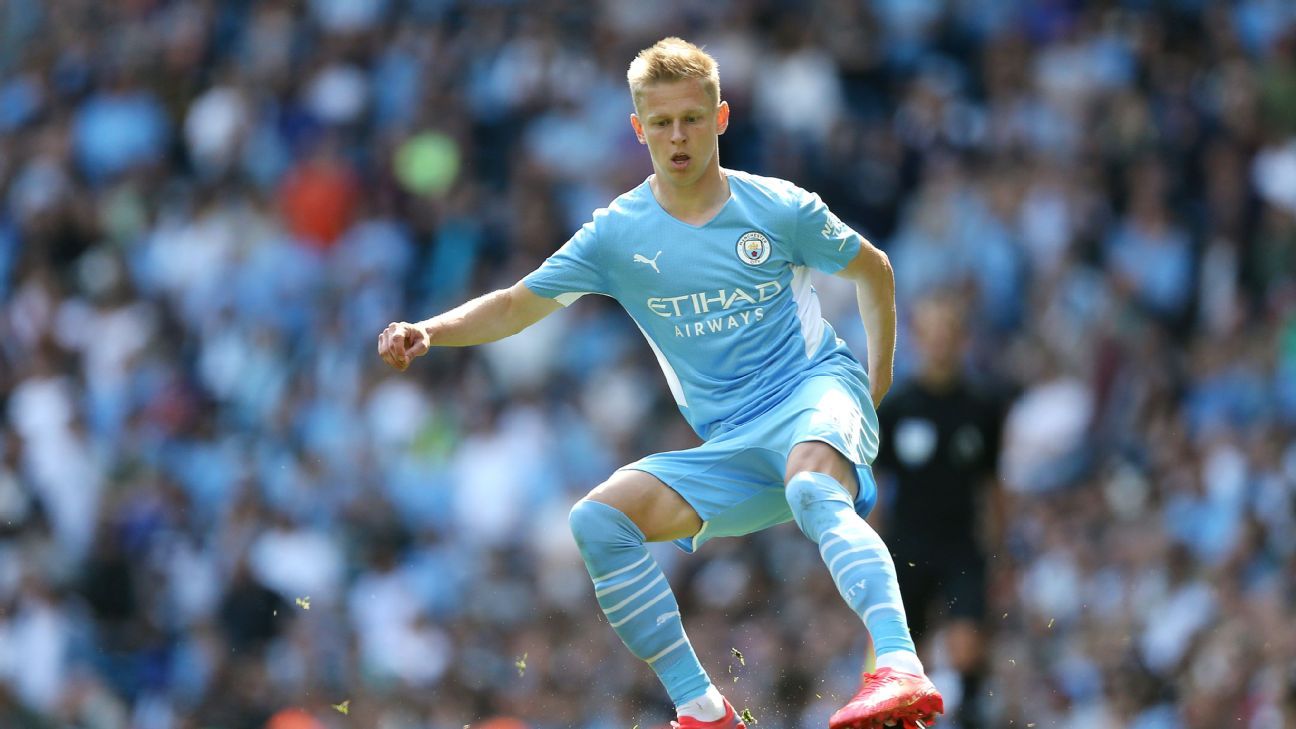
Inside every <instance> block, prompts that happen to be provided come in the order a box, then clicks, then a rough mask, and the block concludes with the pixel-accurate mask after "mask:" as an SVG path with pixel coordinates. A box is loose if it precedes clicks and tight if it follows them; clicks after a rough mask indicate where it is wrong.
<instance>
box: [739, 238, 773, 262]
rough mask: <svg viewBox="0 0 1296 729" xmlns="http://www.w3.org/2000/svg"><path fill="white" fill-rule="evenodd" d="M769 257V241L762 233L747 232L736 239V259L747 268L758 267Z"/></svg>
mask: <svg viewBox="0 0 1296 729" xmlns="http://www.w3.org/2000/svg"><path fill="white" fill-rule="evenodd" d="M769 255H770V240H769V238H766V237H765V234H764V233H761V232H759V231H755V230H749V231H747V232H746V233H743V234H742V236H741V237H739V238H738V258H739V260H741V261H742V262H743V263H745V264H747V265H748V266H759V265H760V264H762V263H764V262H765V261H766V260H767V259H769Z"/></svg>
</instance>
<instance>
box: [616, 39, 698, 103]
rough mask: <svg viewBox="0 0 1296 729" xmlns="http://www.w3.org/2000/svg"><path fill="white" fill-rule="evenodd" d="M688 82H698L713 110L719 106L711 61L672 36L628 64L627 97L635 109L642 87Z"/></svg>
mask: <svg viewBox="0 0 1296 729" xmlns="http://www.w3.org/2000/svg"><path fill="white" fill-rule="evenodd" d="M690 78H693V79H697V80H699V81H701V82H702V88H703V89H704V90H705V91H706V92H707V94H708V95H709V96H710V97H711V100H712V101H714V102H715V103H716V105H717V106H718V105H719V104H720V71H719V69H718V68H717V67H716V61H715V59H714V58H712V57H711V55H710V54H708V53H707V52H706V51H704V50H702V49H701V48H699V47H698V46H695V45H693V44H692V43H689V42H688V41H686V40H684V39H682V38H676V37H674V36H671V37H670V38H663V39H661V40H659V41H657V42H656V43H654V44H653V45H652V46H651V47H649V48H645V49H643V50H642V51H639V55H637V56H635V59H634V60H633V61H631V62H630V70H628V71H626V81H628V82H629V83H630V96H631V97H632V98H633V99H634V104H635V107H636V108H638V106H639V96H640V94H641V93H643V90H644V87H645V86H648V85H649V84H655V83H658V82H661V81H665V82H670V81H682V80H684V79H690Z"/></svg>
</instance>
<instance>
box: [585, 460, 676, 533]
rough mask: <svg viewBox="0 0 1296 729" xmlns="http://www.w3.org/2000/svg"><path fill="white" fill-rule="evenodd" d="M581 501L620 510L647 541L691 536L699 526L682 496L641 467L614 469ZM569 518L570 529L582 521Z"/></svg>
mask: <svg viewBox="0 0 1296 729" xmlns="http://www.w3.org/2000/svg"><path fill="white" fill-rule="evenodd" d="M581 501H590V502H595V503H597V504H600V505H605V506H607V507H610V508H612V509H615V510H617V511H619V512H621V513H622V514H624V515H625V516H626V517H628V518H629V520H630V521H631V522H632V523H633V524H634V526H635V527H636V528H638V529H639V530H640V531H641V532H642V534H643V536H644V538H645V539H646V540H647V541H650V542H664V541H669V540H672V539H683V538H687V537H691V536H693V535H694V534H697V532H698V530H699V529H701V528H702V520H701V519H700V518H699V517H698V515H697V512H696V511H694V510H693V507H692V506H690V505H689V503H688V502H687V501H685V500H684V497H682V496H680V495H679V494H678V493H676V492H675V490H674V489H672V488H670V487H669V486H667V485H666V484H664V483H662V482H661V481H660V480H659V479H658V478H657V477H656V476H653V475H651V474H649V473H645V472H643V471H629V470H623V471H617V472H616V473H614V474H612V476H611V477H610V478H609V479H608V480H607V481H604V482H603V483H601V484H599V485H598V486H597V487H596V488H594V489H592V490H591V491H590V492H589V493H588V494H586V496H585V498H584V499H582V500H581ZM577 506H580V502H578V503H577ZM586 510H587V511H588V510H589V509H588V507H586ZM574 511H575V509H574V508H573V512H574ZM581 518H582V519H583V518H584V517H583V516H582V517H581ZM573 519H576V517H573ZM569 521H570V523H572V525H573V530H575V529H577V528H580V527H581V526H583V522H582V523H581V524H579V525H578V524H577V522H576V521H572V520H569ZM573 533H574V532H573ZM577 539H579V537H577Z"/></svg>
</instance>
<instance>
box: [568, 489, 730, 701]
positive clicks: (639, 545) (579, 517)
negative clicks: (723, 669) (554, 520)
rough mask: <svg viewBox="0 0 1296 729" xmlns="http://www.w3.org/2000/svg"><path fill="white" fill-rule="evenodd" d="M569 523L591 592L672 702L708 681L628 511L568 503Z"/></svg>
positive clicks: (586, 502)
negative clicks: (591, 582)
mask: <svg viewBox="0 0 1296 729" xmlns="http://www.w3.org/2000/svg"><path fill="white" fill-rule="evenodd" d="M570 524H571V530H572V536H573V537H575V538H576V546H577V547H578V548H579V549H580V553H581V557H582V558H584V560H585V568H586V569H587V570H589V573H590V577H591V578H592V579H593V580H594V596H595V597H597V598H598V602H599V607H601V608H603V614H604V615H606V616H607V619H608V623H610V624H611V625H612V629H613V630H615V631H616V634H617V635H618V636H620V638H621V642H623V643H625V645H626V647H627V648H629V649H630V652H631V653H633V654H635V656H637V657H638V658H639V659H640V660H642V661H646V662H647V663H648V665H649V666H650V667H651V668H652V670H653V671H654V672H655V673H656V674H657V678H659V679H660V680H661V682H662V684H663V685H664V686H665V687H666V692H667V693H668V694H670V698H671V701H672V702H674V704H675V705H676V706H679V705H681V704H683V703H684V702H686V701H690V700H692V699H695V698H697V697H699V696H701V695H703V694H704V693H706V691H707V689H708V688H710V686H711V679H709V678H707V675H706V671H704V670H703V669H702V664H701V663H699V662H698V659H697V654H695V653H694V652H693V646H692V644H690V643H689V640H688V636H686V635H685V634H684V623H683V622H681V620H680V612H679V603H678V602H676V601H675V593H674V592H672V591H671V588H670V585H669V584H668V583H667V582H666V575H664V574H663V573H662V571H661V568H660V567H658V566H657V560H655V559H653V557H652V555H651V554H649V553H648V549H647V547H645V546H644V541H645V540H644V533H643V532H642V531H640V530H639V527H637V526H635V523H634V522H633V521H631V520H630V517H628V516H626V515H625V514H623V513H621V512H620V511H619V510H617V509H615V508H613V507H611V506H608V505H607V504H603V503H599V502H597V501H590V500H588V499H582V500H580V501H578V502H576V505H575V506H574V507H572V510H571V517H570Z"/></svg>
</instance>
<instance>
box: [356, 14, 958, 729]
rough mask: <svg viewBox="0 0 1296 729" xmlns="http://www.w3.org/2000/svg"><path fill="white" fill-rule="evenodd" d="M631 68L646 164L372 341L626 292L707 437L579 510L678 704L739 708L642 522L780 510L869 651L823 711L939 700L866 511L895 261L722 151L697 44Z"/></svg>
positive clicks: (919, 705) (701, 711)
mask: <svg viewBox="0 0 1296 729" xmlns="http://www.w3.org/2000/svg"><path fill="white" fill-rule="evenodd" d="M627 80H628V81H629V84H630V92H631V96H632V99H633V102H634V113H632V114H631V115H630V123H631V125H632V126H633V127H634V132H635V135H636V136H637V137H638V139H639V142H640V143H641V144H644V145H647V147H648V153H649V156H650V157H651V158H652V166H653V172H654V174H652V175H651V176H650V177H649V178H648V179H647V180H645V181H644V182H643V183H642V184H640V185H639V186H638V187H636V188H634V189H633V190H631V191H629V192H627V193H625V194H623V195H621V196H620V197H618V198H617V199H616V200H614V201H613V202H612V203H611V205H609V206H608V207H607V208H605V209H600V210H598V211H596V212H595V213H594V216H593V220H591V221H590V222H589V223H587V224H585V226H584V227H582V228H581V229H580V230H579V231H577V233H576V234H575V235H574V236H572V238H571V239H570V240H568V241H567V243H566V244H565V245H563V247H562V248H560V249H559V250H558V251H557V252H556V253H554V254H553V255H552V256H551V257H549V259H548V260H546V261H545V262H544V263H543V264H542V265H541V266H540V267H539V268H538V269H536V270H535V271H534V272H532V273H531V274H529V275H527V276H526V277H524V278H523V279H522V281H520V282H518V283H517V284H515V285H513V286H512V287H511V288H508V289H504V290H500V291H496V292H494V293H490V294H486V295H485V296H482V297H479V298H477V299H474V300H472V301H470V302H468V303H466V304H464V305H462V306H460V307H458V308H456V309H453V310H451V311H449V312H447V313H444V314H441V315H439V316H436V317H433V318H431V319H427V320H424V321H420V322H417V323H408V322H395V323H392V324H390V325H388V326H387V328H386V329H385V330H384V331H383V332H382V334H380V335H379V337H378V352H379V354H380V355H381V356H382V358H383V359H384V360H385V361H386V362H387V363H388V364H390V365H392V366H393V367H395V368H397V369H399V370H404V369H405V368H406V367H408V366H409V364H410V362H411V361H412V360H413V359H414V358H415V357H417V356H419V355H421V354H424V353H426V352H427V351H428V348H429V347H434V346H448V347H455V346H468V345H474V344H481V343H484V342H491V341H494V340H497V339H500V338H502V337H506V336H509V335H511V334H515V333H517V332H519V331H521V330H522V329H524V328H526V327H528V326H530V325H531V324H534V323H535V322H537V321H539V320H540V319H542V318H543V317H545V316H548V315H549V314H551V313H553V312H554V311H555V310H557V309H558V308H560V307H563V306H568V305H570V304H571V303H572V302H574V301H576V300H577V299H579V298H580V297H581V296H584V295H586V294H601V295H604V296H610V297H612V298H614V299H616V300H617V302H618V303H620V304H621V305H622V306H623V307H624V308H625V310H626V311H627V312H628V313H629V315H630V317H631V318H633V319H634V321H635V323H636V324H638V325H639V328H640V329H641V330H642V331H643V333H644V336H645V337H646V338H647V340H648V344H649V346H650V347H652V350H653V353H654V354H656V356H657V359H658V362H659V363H660V364H661V367H662V370H663V372H664V373H665V376H666V381H667V384H668V385H669V387H670V391H671V393H672V395H673V396H674V398H675V402H676V403H677V404H678V406H679V409H680V412H681V413H683V415H684V417H685V418H686V419H687V420H688V422H689V424H690V425H691V426H692V427H693V429H694V430H695V431H697V433H698V435H699V436H700V437H701V438H702V439H703V440H704V441H705V442H704V443H703V444H702V445H701V446H698V447H697V448H693V449H690V450H684V451H676V452H670V453H659V454H656V455H651V456H648V457H646V458H643V459H641V460H639V461H636V462H634V463H631V464H629V465H627V466H625V467H623V468H622V469H620V470H618V471H617V472H615V473H613V474H612V475H611V476H610V477H609V478H608V479H607V481H605V482H603V483H602V484H600V485H599V486H597V487H596V488H594V489H593V490H592V491H590V492H589V494H588V495H587V496H586V497H585V498H583V499H581V500H580V501H578V502H577V503H576V505H575V506H574V507H573V508H572V510H571V518H570V524H571V530H572V534H573V536H574V537H575V540H576V544H577V546H578V547H579V549H580V553H581V557H582V558H583V559H584V561H585V565H586V567H587V568H588V570H589V573H590V577H591V578H592V579H593V582H594V595H595V597H596V598H597V600H598V603H599V605H600V607H601V608H602V609H603V612H604V614H605V615H606V616H607V619H608V622H609V624H611V626H612V628H613V629H614V630H615V631H616V633H617V635H618V636H620V638H621V640H622V641H623V642H624V643H625V645H626V647H627V648H629V649H630V651H631V652H632V653H634V655H635V656H637V657H638V658H640V659H641V660H643V661H645V662H647V663H648V665H649V666H650V667H651V668H652V670H653V671H654V672H655V673H656V674H657V676H658V678H659V679H660V680H661V682H662V684H664V686H665V687H666V691H667V693H668V694H669V695H670V698H671V701H672V702H673V703H674V704H675V707H676V712H677V714H678V722H674V723H673V725H674V726H677V727H679V728H680V729H736V728H742V727H744V724H743V723H742V721H741V720H740V719H739V718H738V717H737V716H736V715H735V713H734V709H733V706H732V705H731V704H730V703H729V702H728V701H727V700H726V699H724V698H723V697H722V696H721V695H720V692H719V691H717V690H716V687H715V686H714V685H713V684H712V682H711V680H710V679H709V678H708V677H707V674H706V672H705V671H704V670H703V669H702V665H701V664H700V663H699V662H698V659H697V655H696V654H695V653H694V652H693V647H692V645H691V644H690V643H689V640H688V638H687V636H686V635H685V633H684V626H683V623H682V622H681V618H680V614H679V606H678V604H677V602H676V600H675V595H674V594H673V593H672V592H671V588H670V586H669V585H668V584H667V583H666V579H665V576H664V575H663V573H662V572H661V569H660V568H659V567H658V566H657V564H656V561H655V560H654V559H653V557H652V556H651V555H650V554H649V552H648V550H647V548H646V547H645V542H650V541H651V542H656V541H668V540H669V541H674V542H675V543H676V544H677V545H678V546H680V547H681V548H682V549H683V550H684V551H686V552H692V551H694V550H696V549H697V548H698V547H700V546H701V545H702V544H703V543H704V542H706V541H707V540H708V539H712V538H715V537H724V536H738V535H743V534H749V533H751V532H754V531H758V530H761V529H765V528H767V527H770V526H773V525H775V524H780V523H782V522H785V521H789V520H794V521H795V522H796V524H797V526H798V527H800V529H801V531H802V532H803V533H804V534H805V535H806V536H807V537H808V538H809V539H811V540H812V541H814V542H815V543H816V544H817V545H818V548H819V553H820V555H821V556H822V557H823V559H824V562H825V563H826V565H827V567H828V571H829V572H830V573H831V575H832V578H833V580H834V581H835V582H836V584H837V588H838V590H839V591H840V592H841V595H842V597H843V598H844V599H845V600H846V602H847V603H848V604H849V605H850V607H851V608H852V609H853V610H854V611H855V613H856V614H857V615H859V617H860V619H861V620H862V621H863V622H864V625H865V627H866V628H867V630H868V632H869V634H870V636H871V638H872V640H873V644H874V646H875V650H876V654H877V664H876V665H877V669H876V670H875V671H873V672H871V673H867V674H865V675H864V676H863V679H862V686H861V688H860V691H859V693H858V694H857V695H856V696H855V697H854V698H853V699H851V701H850V702H849V703H848V704H846V706H844V707H843V708H842V709H840V710H839V711H837V713H835V714H834V715H833V717H832V719H831V721H830V726H831V727H832V729H862V728H864V727H870V728H871V727H875V726H876V727H880V726H883V725H885V724H895V725H901V724H906V725H909V726H916V725H917V724H918V722H920V721H931V720H932V719H933V718H934V716H935V715H936V714H938V713H940V712H942V711H943V703H942V699H941V696H940V694H939V693H937V691H936V689H935V687H933V686H932V684H931V682H930V681H929V680H928V679H927V677H926V676H925V675H924V673H923V666H922V663H921V662H920V661H919V660H918V656H917V654H916V653H915V651H914V644H913V641H912V639H911V638H910V636H909V628H908V626H907V624H906V621H905V612H904V605H903V602H902V601H901V598H900V590H899V587H898V585H897V581H896V572H895V566H894V564H893V563H892V560H891V556H890V553H889V552H888V550H887V547H886V546H885V545H884V544H883V543H882V540H881V538H880V537H879V536H878V535H877V533H876V532H875V531H873V529H872V527H870V526H869V525H868V524H867V523H866V522H865V521H864V518H863V516H864V515H866V514H867V513H868V512H869V510H870V509H872V507H873V504H874V502H875V501H876V498H877V486H876V484H875V483H874V480H873V476H872V472H871V471H870V469H869V465H868V464H869V463H870V462H871V461H872V460H873V458H874V457H875V456H876V454H877V449H878V436H877V433H878V425H877V414H876V411H875V409H874V408H875V406H876V405H877V404H878V402H880V401H881V399H882V396H883V395H884V394H886V391H887V388H888V387H889V386H890V383H891V369H892V359H893V356H894V350H895V295H894V281H893V276H892V273H891V266H890V263H889V261H888V260H887V257H886V255H885V254H883V253H882V252H881V251H879V250H878V249H876V248H874V247H873V246H872V245H871V244H870V243H869V242H868V241H866V240H864V239H863V238H862V237H860V236H859V235H858V234H857V233H855V231H853V230H851V229H850V228H848V227H847V226H845V225H843V224H842V222H841V221H840V220H838V219H837V217H836V216H834V215H833V214H832V213H831V212H829V210H828V208H827V207H826V206H824V204H823V203H822V202H821V201H820V200H819V197H818V196H816V195H812V194H810V193H808V192H806V191H805V190H802V189H800V188H798V187H797V186H795V185H793V184H791V183H789V182H785V181H783V180H777V179H772V178H767V177H758V176H756V175H751V174H747V173H744V172H739V171H736V170H727V169H723V168H721V167H720V160H719V157H718V155H717V147H718V144H719V139H718V137H719V135H720V134H723V133H724V131H725V127H726V126H727V125H728V123H729V105H728V104H726V103H725V102H723V101H721V100H720V83H719V75H718V73H717V70H716V64H715V60H714V59H713V58H711V57H710V56H709V55H707V54H706V53H705V52H703V51H702V50H701V49H700V48H698V47H697V46H694V45H692V44H691V43H688V42H685V41H683V40H680V39H678V38H667V39H665V40H662V41H660V42H658V43H656V44H655V45H653V46H652V47H651V48H647V49H645V50H643V51H642V52H640V53H639V55H638V56H637V57H636V58H635V59H634V61H633V62H632V63H631V64H630V69H629V72H628V73H627ZM813 111H814V110H813V109H807V110H806V113H813ZM812 268H813V269H818V270H821V271H825V272H828V273H835V274H838V275H840V276H843V277H846V278H847V279H850V280H851V281H854V282H855V283H856V286H857V289H858V299H859V307H860V315H861V316H862V317H863V321H864V326H865V330H866V332H867V334H868V340H869V348H868V349H869V356H868V360H869V367H868V370H867V371H866V370H865V369H864V367H863V366H862V365H861V364H860V362H859V360H857V359H856V358H855V357H854V356H853V355H852V354H851V353H850V351H849V350H848V349H847V348H846V346H845V344H844V343H843V342H842V341H841V340H840V339H838V338H837V336H836V334H835V333H834V332H833V329H832V327H831V326H829V324H828V323H827V322H825V321H824V319H823V318H822V316H821V315H820V310H819V301H818V299H817V297H816V295H815V291H814V288H813V287H812V286H811V285H810V269H812Z"/></svg>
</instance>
